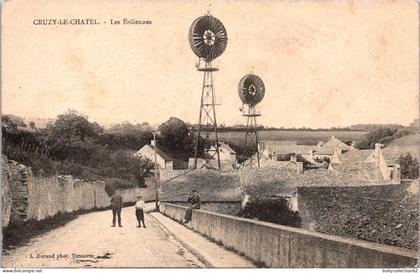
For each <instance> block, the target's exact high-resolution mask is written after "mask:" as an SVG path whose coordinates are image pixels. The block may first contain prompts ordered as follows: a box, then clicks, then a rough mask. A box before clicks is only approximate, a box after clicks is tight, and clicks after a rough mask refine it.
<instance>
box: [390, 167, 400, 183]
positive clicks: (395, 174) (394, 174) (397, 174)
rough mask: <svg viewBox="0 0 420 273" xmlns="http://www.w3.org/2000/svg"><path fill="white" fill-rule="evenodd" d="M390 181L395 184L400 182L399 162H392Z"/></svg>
mask: <svg viewBox="0 0 420 273" xmlns="http://www.w3.org/2000/svg"><path fill="white" fill-rule="evenodd" d="M392 181H394V182H395V184H401V167H400V164H394V166H393V167H392Z"/></svg>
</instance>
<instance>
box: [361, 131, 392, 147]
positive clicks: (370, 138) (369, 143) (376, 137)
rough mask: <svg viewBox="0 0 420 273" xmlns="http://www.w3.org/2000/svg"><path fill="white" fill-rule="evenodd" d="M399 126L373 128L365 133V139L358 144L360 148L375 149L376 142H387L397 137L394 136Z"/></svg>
mask: <svg viewBox="0 0 420 273" xmlns="http://www.w3.org/2000/svg"><path fill="white" fill-rule="evenodd" d="M398 129H399V128H396V127H392V128H391V127H389V128H379V129H376V130H373V131H371V132H369V133H368V134H366V135H365V137H364V139H363V140H361V141H359V142H358V143H357V144H356V147H357V148H358V149H373V148H374V147H375V144H376V143H382V144H386V143H389V142H390V141H392V140H393V139H394V138H395V137H394V136H393V135H394V134H395V133H396V132H397V131H398Z"/></svg>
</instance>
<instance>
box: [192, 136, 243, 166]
mask: <svg viewBox="0 0 420 273" xmlns="http://www.w3.org/2000/svg"><path fill="white" fill-rule="evenodd" d="M207 157H208V158H197V169H200V168H203V167H205V168H209V169H216V168H217V167H218V166H217V158H216V148H215V147H214V146H211V147H210V149H209V150H208V151H207ZM219 157H220V166H221V169H222V170H227V169H236V168H237V167H238V161H237V158H236V152H235V150H233V149H232V148H231V147H230V146H229V144H227V143H224V142H221V141H220V142H219ZM193 166H194V158H190V159H189V161H188V169H193Z"/></svg>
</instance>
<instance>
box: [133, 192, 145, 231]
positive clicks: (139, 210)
mask: <svg viewBox="0 0 420 273" xmlns="http://www.w3.org/2000/svg"><path fill="white" fill-rule="evenodd" d="M135 207H136V217H137V222H139V225H138V226H137V227H138V228H141V223H143V227H144V228H146V225H145V224H144V209H145V208H146V203H144V200H143V197H142V196H140V195H139V196H137V202H136V205H135Z"/></svg>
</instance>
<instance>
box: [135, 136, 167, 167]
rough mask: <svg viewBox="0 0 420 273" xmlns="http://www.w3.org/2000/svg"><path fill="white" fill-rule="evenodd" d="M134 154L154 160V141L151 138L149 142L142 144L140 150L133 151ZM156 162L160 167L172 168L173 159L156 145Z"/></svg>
mask: <svg viewBox="0 0 420 273" xmlns="http://www.w3.org/2000/svg"><path fill="white" fill-rule="evenodd" d="M135 155H136V156H141V157H145V158H147V159H149V160H150V161H152V162H154V161H155V143H154V141H153V140H152V141H151V142H150V144H146V145H144V146H143V147H142V148H141V149H140V150H138V151H137V152H136V153H135ZM156 163H157V165H158V166H159V168H160V169H166V170H173V169H174V160H173V159H172V158H171V157H169V156H168V155H167V154H166V153H165V152H163V151H162V150H161V149H159V148H158V147H157V146H156Z"/></svg>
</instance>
